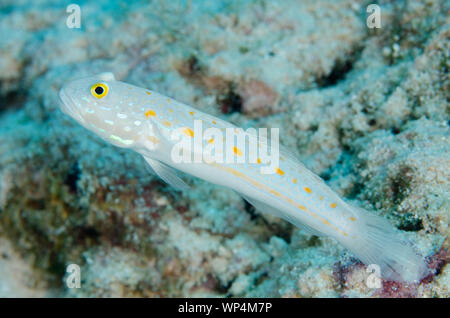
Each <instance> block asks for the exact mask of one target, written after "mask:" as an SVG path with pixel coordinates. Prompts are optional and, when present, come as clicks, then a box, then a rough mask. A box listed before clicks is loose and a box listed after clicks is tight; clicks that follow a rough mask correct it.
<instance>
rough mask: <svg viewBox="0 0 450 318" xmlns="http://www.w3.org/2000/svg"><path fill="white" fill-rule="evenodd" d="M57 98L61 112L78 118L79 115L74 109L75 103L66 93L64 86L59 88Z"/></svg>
mask: <svg viewBox="0 0 450 318" xmlns="http://www.w3.org/2000/svg"><path fill="white" fill-rule="evenodd" d="M58 95H59V100H60V108H61V110H62V112H63V113H65V114H67V115H69V116H70V117H72V118H74V119H76V120H79V118H80V116H79V114H78V112H77V111H76V109H77V108H76V107H75V103H74V102H73V100H72V98H70V96H69V95H68V94H67V93H66V90H65V88H64V87H62V88H61V89H60V90H59V94H58Z"/></svg>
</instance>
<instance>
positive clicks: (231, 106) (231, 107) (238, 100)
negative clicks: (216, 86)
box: [217, 85, 242, 114]
mask: <svg viewBox="0 0 450 318" xmlns="http://www.w3.org/2000/svg"><path fill="white" fill-rule="evenodd" d="M217 104H219V105H220V111H221V112H222V113H223V114H231V113H235V112H238V113H240V112H241V110H242V97H241V96H240V95H239V94H237V93H236V92H235V89H234V85H230V86H229V89H228V90H227V91H226V92H225V94H223V95H218V96H217Z"/></svg>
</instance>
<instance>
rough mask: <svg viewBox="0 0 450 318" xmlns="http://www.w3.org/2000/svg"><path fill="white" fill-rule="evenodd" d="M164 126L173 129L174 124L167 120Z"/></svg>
mask: <svg viewBox="0 0 450 318" xmlns="http://www.w3.org/2000/svg"><path fill="white" fill-rule="evenodd" d="M163 125H164V126H166V127H171V126H172V123H171V122H170V121H167V120H166V121H163Z"/></svg>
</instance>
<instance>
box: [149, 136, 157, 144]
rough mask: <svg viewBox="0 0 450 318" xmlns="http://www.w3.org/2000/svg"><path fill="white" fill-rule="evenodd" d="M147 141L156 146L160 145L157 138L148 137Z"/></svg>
mask: <svg viewBox="0 0 450 318" xmlns="http://www.w3.org/2000/svg"><path fill="white" fill-rule="evenodd" d="M147 139H148V140H149V141H151V142H152V143H154V144H157V143H159V139H158V138H156V137H155V136H148V137H147Z"/></svg>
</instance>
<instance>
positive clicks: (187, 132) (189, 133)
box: [183, 127, 194, 137]
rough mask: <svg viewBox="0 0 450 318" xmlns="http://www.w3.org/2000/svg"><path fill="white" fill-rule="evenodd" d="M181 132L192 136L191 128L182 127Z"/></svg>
mask: <svg viewBox="0 0 450 318" xmlns="http://www.w3.org/2000/svg"><path fill="white" fill-rule="evenodd" d="M183 133H184V134H185V135H186V136H188V137H194V132H193V131H192V129H191V128H188V127H186V128H184V129H183Z"/></svg>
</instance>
